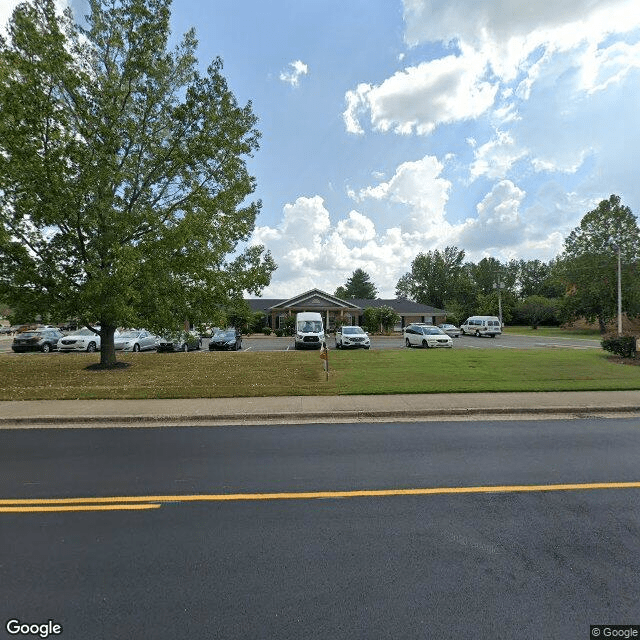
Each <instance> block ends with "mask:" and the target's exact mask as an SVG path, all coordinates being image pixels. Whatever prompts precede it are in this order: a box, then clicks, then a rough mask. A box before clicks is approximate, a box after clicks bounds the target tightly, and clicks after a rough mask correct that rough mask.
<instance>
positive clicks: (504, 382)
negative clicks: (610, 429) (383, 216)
mask: <svg viewBox="0 0 640 640" xmlns="http://www.w3.org/2000/svg"><path fill="white" fill-rule="evenodd" d="M118 359H119V361H122V362H128V363H130V364H131V366H130V367H129V368H127V369H119V370H112V371H87V370H86V367H87V366H88V365H90V364H94V363H95V362H97V360H98V356H97V354H68V355H61V354H48V355H44V354H33V355H29V356H24V357H16V356H14V355H0V400H47V399H76V398H82V399H85V398H215V397H249V396H258V397H259V396H282V395H294V396H296V395H336V394H337V395H353V394H389V393H390V394H396V393H444V392H456V393H466V392H483V391H489V392H491V391H585V390H615V389H640V367H637V366H628V365H623V364H618V363H616V362H613V361H612V360H610V359H609V357H608V355H607V354H605V353H604V352H602V351H596V350H593V351H591V350H589V351H582V350H572V349H566V350H565V349H561V350H548V351H543V350H522V351H516V350H492V349H486V350H484V349H483V350H476V349H452V350H449V349H446V350H423V349H411V350H408V349H397V350H396V349H388V350H387V349H385V350H380V351H351V352H345V351H333V350H332V351H330V353H329V365H330V373H329V380H328V381H327V380H326V377H325V372H324V370H323V368H322V361H321V360H320V358H319V357H318V352H317V351H313V352H299V351H288V352H282V351H277V352H262V353H260V352H242V353H209V352H197V353H190V354H155V353H154V354H123V355H119V356H118Z"/></svg>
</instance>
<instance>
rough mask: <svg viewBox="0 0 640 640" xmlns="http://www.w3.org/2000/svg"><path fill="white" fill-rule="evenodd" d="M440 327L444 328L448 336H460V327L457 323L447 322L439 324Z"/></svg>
mask: <svg viewBox="0 0 640 640" xmlns="http://www.w3.org/2000/svg"><path fill="white" fill-rule="evenodd" d="M438 328H439V329H442V330H443V331H444V332H445V333H446V334H447V335H448V336H451V337H452V338H459V337H460V327H456V325H455V324H448V323H446V322H445V323H444V324H439V325H438Z"/></svg>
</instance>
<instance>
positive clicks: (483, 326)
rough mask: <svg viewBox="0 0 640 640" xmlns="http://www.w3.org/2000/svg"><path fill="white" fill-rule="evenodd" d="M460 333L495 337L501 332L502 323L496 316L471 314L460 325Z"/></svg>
mask: <svg viewBox="0 0 640 640" xmlns="http://www.w3.org/2000/svg"><path fill="white" fill-rule="evenodd" d="M460 331H461V332H462V335H467V334H469V335H474V336H476V337H477V338H479V337H480V336H491V337H492V338H495V337H496V336H499V335H500V334H501V333H502V324H501V323H500V319H499V318H497V317H496V316H471V317H470V318H467V319H466V320H465V321H464V322H463V323H462V324H461V325H460Z"/></svg>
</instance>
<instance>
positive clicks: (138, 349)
mask: <svg viewBox="0 0 640 640" xmlns="http://www.w3.org/2000/svg"><path fill="white" fill-rule="evenodd" d="M133 351H134V352H136V351H140V345H139V344H137V343H136V344H134V345H133Z"/></svg>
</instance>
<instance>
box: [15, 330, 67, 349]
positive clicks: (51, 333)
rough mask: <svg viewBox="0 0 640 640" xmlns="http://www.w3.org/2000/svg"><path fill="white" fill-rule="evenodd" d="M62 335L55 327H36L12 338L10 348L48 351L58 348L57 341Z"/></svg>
mask: <svg viewBox="0 0 640 640" xmlns="http://www.w3.org/2000/svg"><path fill="white" fill-rule="evenodd" d="M60 338H64V335H63V334H62V333H61V332H60V331H58V330H57V329H38V330H37V331H24V332H23V333H19V334H18V335H17V336H16V337H15V338H14V339H13V344H12V345H11V349H13V351H15V352H16V353H17V352H19V351H42V352H43V353H49V351H53V350H54V349H57V348H58V341H59V340H60Z"/></svg>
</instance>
